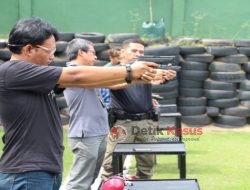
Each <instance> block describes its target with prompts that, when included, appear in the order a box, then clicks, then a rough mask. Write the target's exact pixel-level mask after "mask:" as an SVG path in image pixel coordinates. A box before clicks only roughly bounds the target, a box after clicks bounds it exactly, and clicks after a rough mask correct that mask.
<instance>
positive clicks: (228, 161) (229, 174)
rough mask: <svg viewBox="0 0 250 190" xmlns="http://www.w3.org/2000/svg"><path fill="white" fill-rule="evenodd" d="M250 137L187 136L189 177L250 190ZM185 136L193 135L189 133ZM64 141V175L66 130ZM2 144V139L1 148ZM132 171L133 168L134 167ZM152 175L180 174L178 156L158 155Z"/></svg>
mask: <svg viewBox="0 0 250 190" xmlns="http://www.w3.org/2000/svg"><path fill="white" fill-rule="evenodd" d="M2 134H3V132H2V130H0V136H2ZM196 137H197V136H196ZM196 137H195V138H196ZM249 137H250V132H235V131H231V132H205V133H204V134H203V135H201V136H200V138H199V140H198V141H191V140H186V141H185V146H186V149H187V178H189V179H194V178H195V179H198V181H199V184H200V187H201V189H203V190H249V189H250V180H249V179H250V156H249V155H250V148H249V147H250V138H249ZM186 138H194V137H191V136H187V137H186ZM64 144H65V153H64V179H65V177H66V176H67V174H68V171H69V169H70V165H71V162H72V153H71V151H70V149H69V147H68V142H67V131H66V130H65V136H64ZM2 146H3V145H2V142H1V143H0V149H1V150H2ZM133 171H134V168H132V172H133ZM153 178H155V179H168V178H171V179H176V178H179V171H178V168H177V156H169V155H166V156H157V166H156V168H155V172H154V176H153Z"/></svg>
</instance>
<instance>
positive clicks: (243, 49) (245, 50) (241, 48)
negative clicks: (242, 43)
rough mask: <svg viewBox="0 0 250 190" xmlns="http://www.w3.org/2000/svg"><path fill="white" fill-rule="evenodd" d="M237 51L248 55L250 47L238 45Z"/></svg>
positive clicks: (249, 54)
mask: <svg viewBox="0 0 250 190" xmlns="http://www.w3.org/2000/svg"><path fill="white" fill-rule="evenodd" d="M238 51H239V53H240V54H244V55H246V56H248V57H249V56H250V47H238Z"/></svg>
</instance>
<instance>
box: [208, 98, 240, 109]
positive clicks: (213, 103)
mask: <svg viewBox="0 0 250 190" xmlns="http://www.w3.org/2000/svg"><path fill="white" fill-rule="evenodd" d="M207 104H208V106H210V107H218V108H228V107H235V106H238V105H239V104H240V100H239V99H238V98H228V99H214V100H208V101H207Z"/></svg>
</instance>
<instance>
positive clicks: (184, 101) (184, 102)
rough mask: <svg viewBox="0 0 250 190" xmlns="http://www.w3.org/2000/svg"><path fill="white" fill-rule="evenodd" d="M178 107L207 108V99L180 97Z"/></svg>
mask: <svg viewBox="0 0 250 190" xmlns="http://www.w3.org/2000/svg"><path fill="white" fill-rule="evenodd" d="M178 105H179V106H206V105H207V98H206V97H179V98H178Z"/></svg>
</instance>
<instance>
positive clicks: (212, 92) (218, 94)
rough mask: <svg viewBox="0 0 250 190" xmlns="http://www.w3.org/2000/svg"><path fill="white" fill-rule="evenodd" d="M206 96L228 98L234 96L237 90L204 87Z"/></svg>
mask: <svg viewBox="0 0 250 190" xmlns="http://www.w3.org/2000/svg"><path fill="white" fill-rule="evenodd" d="M204 96H205V97H207V99H212V100H214V99H228V98H234V97H235V96H236V92H235V91H230V90H228V91H226V90H206V89H204Z"/></svg>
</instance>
